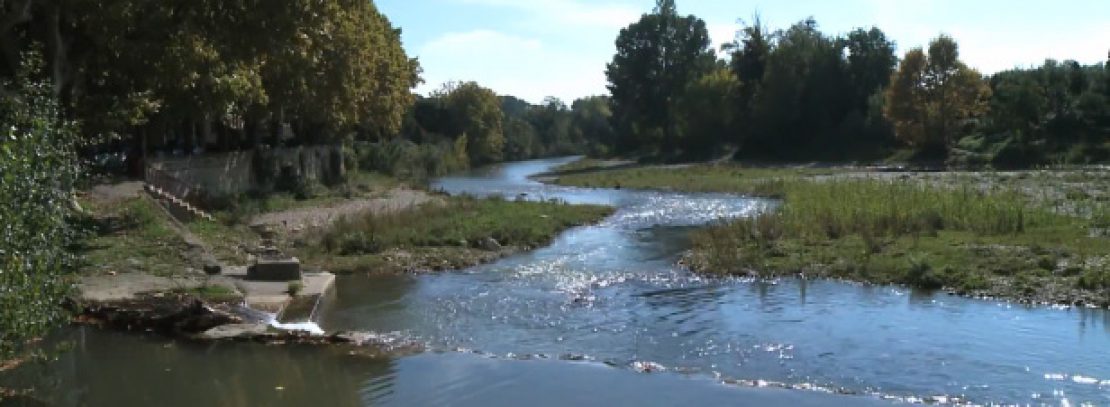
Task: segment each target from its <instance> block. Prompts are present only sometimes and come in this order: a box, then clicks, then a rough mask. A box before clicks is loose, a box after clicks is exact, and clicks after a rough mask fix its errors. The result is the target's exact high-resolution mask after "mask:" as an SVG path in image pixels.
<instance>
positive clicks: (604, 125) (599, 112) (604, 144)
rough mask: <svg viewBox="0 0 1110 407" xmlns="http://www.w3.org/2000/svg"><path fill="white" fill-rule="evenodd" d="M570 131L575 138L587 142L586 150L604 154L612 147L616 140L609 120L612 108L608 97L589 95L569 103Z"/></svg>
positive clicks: (600, 154) (611, 115) (599, 154)
mask: <svg viewBox="0 0 1110 407" xmlns="http://www.w3.org/2000/svg"><path fill="white" fill-rule="evenodd" d="M570 109H571V114H572V116H573V118H572V123H573V124H572V129H573V130H572V131H574V132H575V133H576V134H575V138H577V139H580V140H584V141H585V142H586V143H588V146H587V150H586V152H588V153H590V154H593V155H598V156H605V155H608V154H609V153H610V152H611V151H612V150H613V148H614V146H615V144H616V142H617V140H616V136H615V134H614V132H613V126H612V125H611V120H612V117H613V110H612V109H611V108H610V103H609V98H608V97H605V96H591V97H586V98H582V99H578V100H575V101H574V103H572V104H571V107H570Z"/></svg>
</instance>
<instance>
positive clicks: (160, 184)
mask: <svg viewBox="0 0 1110 407" xmlns="http://www.w3.org/2000/svg"><path fill="white" fill-rule="evenodd" d="M145 181H146V183H147V185H150V186H152V187H154V188H158V189H160V190H162V191H163V192H165V193H166V194H169V195H171V196H173V197H176V198H177V199H180V200H182V201H184V202H186V203H188V204H189V205H192V206H193V207H195V208H197V209H201V210H207V209H209V208H208V205H207V194H206V192H205V191H204V189H203V188H200V187H198V186H195V185H192V184H189V183H187V182H185V181H182V180H181V179H179V178H177V177H175V176H173V175H170V173H168V172H166V171H164V170H162V169H159V168H155V167H153V166H148V167H147V168H146V178H145Z"/></svg>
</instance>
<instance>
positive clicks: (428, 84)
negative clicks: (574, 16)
mask: <svg viewBox="0 0 1110 407" xmlns="http://www.w3.org/2000/svg"><path fill="white" fill-rule="evenodd" d="M418 54H419V55H418V56H419V58H420V61H421V64H422V65H424V66H425V71H424V72H425V78H424V79H425V84H424V85H423V86H421V87H420V88H418V89H417V91H418V92H429V91H432V90H435V89H437V88H438V87H439V86H440V85H441V84H443V83H444V82H448V81H469V80H475V81H478V82H479V83H480V84H481V85H482V86H486V87H489V88H491V89H493V90H494V91H496V92H498V93H500V94H505V95H513V96H517V97H520V98H523V99H525V100H528V101H530V102H533V103H538V102H540V101H542V100H543V99H544V98H545V97H547V96H555V97H559V98H563V99H565V100H567V102H568V103H569V102H570V101H571V100H573V99H574V98H577V97H581V96H585V95H591V94H597V93H601V92H602V91H603V90H604V89H605V76H604V69H605V64H604V62H603V61H596V63H594V62H595V61H589V60H582V59H580V56H579V55H576V54H574V53H572V52H568V51H564V50H561V49H554V48H551V47H546V46H544V44H543V42H541V41H539V40H537V39H535V38H528V37H524V36H518V35H513V34H508V33H505V32H500V31H494V30H474V31H468V32H458V33H448V34H445V35H442V36H440V37H438V38H436V39H434V40H432V41H430V42H428V43H427V44H426V45H425V46H424V47H422V48H421V49H420V51H419V52H418ZM552 61H559V62H560V63H557V64H556V63H553V62H552Z"/></svg>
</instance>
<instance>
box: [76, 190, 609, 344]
mask: <svg viewBox="0 0 1110 407" xmlns="http://www.w3.org/2000/svg"><path fill="white" fill-rule="evenodd" d="M379 178H380V177H379ZM356 179H357V180H362V181H365V180H367V179H375V180H376V179H377V178H376V177H365V176H363V177H357V178H356ZM349 187H350V186H349V185H346V186H344V189H345V191H344V192H339V191H335V192H333V191H325V192H323V193H322V194H320V195H319V196H317V197H314V198H309V199H293V198H291V197H286V196H282V195H276V196H270V197H261V198H249V199H248V198H244V200H242V201H241V202H238V203H236V204H235V205H231V206H229V207H228V208H227V209H225V210H222V211H218V212H215V213H214V215H215V216H214V218H215V219H216V220H215V221H207V220H202V219H197V220H187V221H180V220H178V219H175V218H174V217H173V216H172V215H171V214H170V213H169V212H168V211H166V210H164V209H163V208H161V207H160V205H159V204H158V202H157V201H156V200H155V199H153V198H152V197H149V196H147V195H146V194H145V193H144V192H143V191H142V187H141V184H139V183H122V184H115V185H102V186H98V187H95V188H93V189H91V190H90V191H87V192H85V193H83V194H82V196H81V199H82V206H83V207H84V208H85V209H86V213H87V219H85V223H86V224H88V226H89V227H88V230H89V237H88V239H86V240H85V241H84V244H83V245H82V247H81V248H80V251H81V253H82V254H83V256H82V260H83V261H82V265H81V269H80V273H79V274H78V275H76V276H75V282H76V288H77V290H76V292H75V294H74V298H73V303H74V304H79V305H77V306H76V307H75V308H74V310H73V311H74V312H75V313H76V314H77V315H78V320H79V321H82V320H94V321H102V320H104V318H103V313H102V312H101V311H103V310H104V309H110V310H113V311H112V312H113V315H125V316H126V317H125V318H122V320H123V321H125V322H122V323H115V322H113V323H110V324H108V325H109V326H117V327H118V326H127V327H131V326H140V327H141V326H147V325H149V324H152V323H154V324H156V323H158V322H151V321H159V320H162V319H164V315H162V313H164V312H165V310H166V309H167V308H174V309H180V310H186V309H189V307H192V305H191V304H193V303H194V302H195V303H196V304H203V308H204V309H208V310H213V309H221V308H227V307H229V306H234V305H237V304H240V303H243V302H244V301H245V302H246V303H247V304H253V303H254V302H257V301H254V302H252V301H251V299H252V295H256V296H257V295H261V297H265V298H264V299H265V300H266V301H264V302H265V304H269V305H272V306H267V307H262V308H261V310H264V311H268V312H279V313H281V311H282V309H283V308H284V304H287V303H290V301H294V302H295V301H297V300H298V299H299V298H301V297H304V296H312V295H315V294H313V293H306V292H307V291H312V290H307V288H308V287H310V286H312V285H311V284H309V283H311V282H312V281H315V280H311V279H312V278H315V277H316V276H325V277H326V276H330V274H327V273H318V272H316V271H319V270H327V271H335V272H340V273H355V272H359V273H366V274H377V275H382V274H401V273H427V272H436V271H448V270H459V269H464V268H467V267H472V266H475V265H478V264H482V263H487V262H491V261H494V260H496V259H499V258H502V257H505V256H508V255H511V254H514V253H519V252H521V251H525V250H531V249H533V248H536V247H539V246H542V245H544V244H547V243H549V242H550V241H551V240H552V239H554V238H555V237H556V236H557V235H558V234H559V233H561V232H562V231H564V230H566V229H567V228H570V227H574V226H579V225H584V224H588V223H594V222H597V221H599V220H601V219H603V218H604V217H606V216H608V215H609V214H611V213H612V209H611V208H608V207H603V206H589V205H582V206H579V205H569V204H566V203H562V202H555V201H550V202H527V201H507V200H504V199H498V198H490V199H476V198H470V197H448V196H444V195H439V194H433V193H429V192H425V191H422V190H415V189H408V188H405V187H404V186H403V185H401V184H400V183H398V182H396V181H393V180H387V182H384V183H380V184H379V185H362V186H360V187H359V188H358V190H359V191H360V192H359V193H358V194H356V195H350V188H349ZM344 193H345V194H347V196H344V195H343V194H344ZM266 250H277V251H280V252H285V253H288V254H290V255H294V256H297V257H298V258H299V260H300V262H301V266H302V268H303V269H304V270H305V273H306V274H305V279H304V280H303V281H301V282H300V283H299V284H294V283H289V284H288V285H287V284H285V283H253V282H249V281H245V280H244V277H245V276H246V274H247V273H246V272H245V270H246V268H247V267H248V266H250V264H251V263H252V261H253V259H254V258H256V256H258V255H260V253H263V252H265V251H266ZM267 284H268V285H267ZM261 285H266V287H261ZM287 286H288V289H287ZM259 287H261V288H259ZM294 287H296V288H294ZM302 287H303V291H305V292H300V293H298V291H302V289H301V288H302ZM260 290H261V291H260ZM317 291H320V290H317ZM261 297H260V298H261ZM152 304H153V305H152ZM154 305H156V306H154ZM155 311H157V312H155ZM181 312H184V311H181ZM151 315H153V316H151ZM109 320H112V318H109ZM143 321H146V322H143ZM220 325H221V326H222V325H229V326H232V327H233V328H234V329H232V331H231V333H230V334H229V333H221V334H219V335H218V336H231V337H236V336H239V335H248V337H260V338H261V337H270V336H272V335H273V333H274V332H273V329H268V328H267V323H266V322H264V321H263V322H255V323H253V325H252V326H246V327H237V326H238V325H241V324H240V323H238V322H235V321H225V322H223V323H222V324H220ZM209 328H215V327H209ZM160 331H166V330H164V329H160ZM163 333H166V334H168V335H171V336H189V337H192V336H196V335H198V334H200V333H201V332H200V330H198V329H192V330H188V331H186V332H184V333H182V332H163ZM258 335H262V336H258ZM279 338H280V337H279Z"/></svg>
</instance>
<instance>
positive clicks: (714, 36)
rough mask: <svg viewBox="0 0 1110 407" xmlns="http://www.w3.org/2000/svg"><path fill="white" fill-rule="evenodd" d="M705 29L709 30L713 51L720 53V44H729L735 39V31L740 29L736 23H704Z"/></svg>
mask: <svg viewBox="0 0 1110 407" xmlns="http://www.w3.org/2000/svg"><path fill="white" fill-rule="evenodd" d="M706 28H707V29H708V30H709V39H710V40H711V41H712V44H713V49H715V50H717V51H720V49H721V45H722V44H727V43H730V42H732V40H733V39H735V37H736V30H738V29H739V28H740V27H739V25H737V24H736V23H717V22H706Z"/></svg>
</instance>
